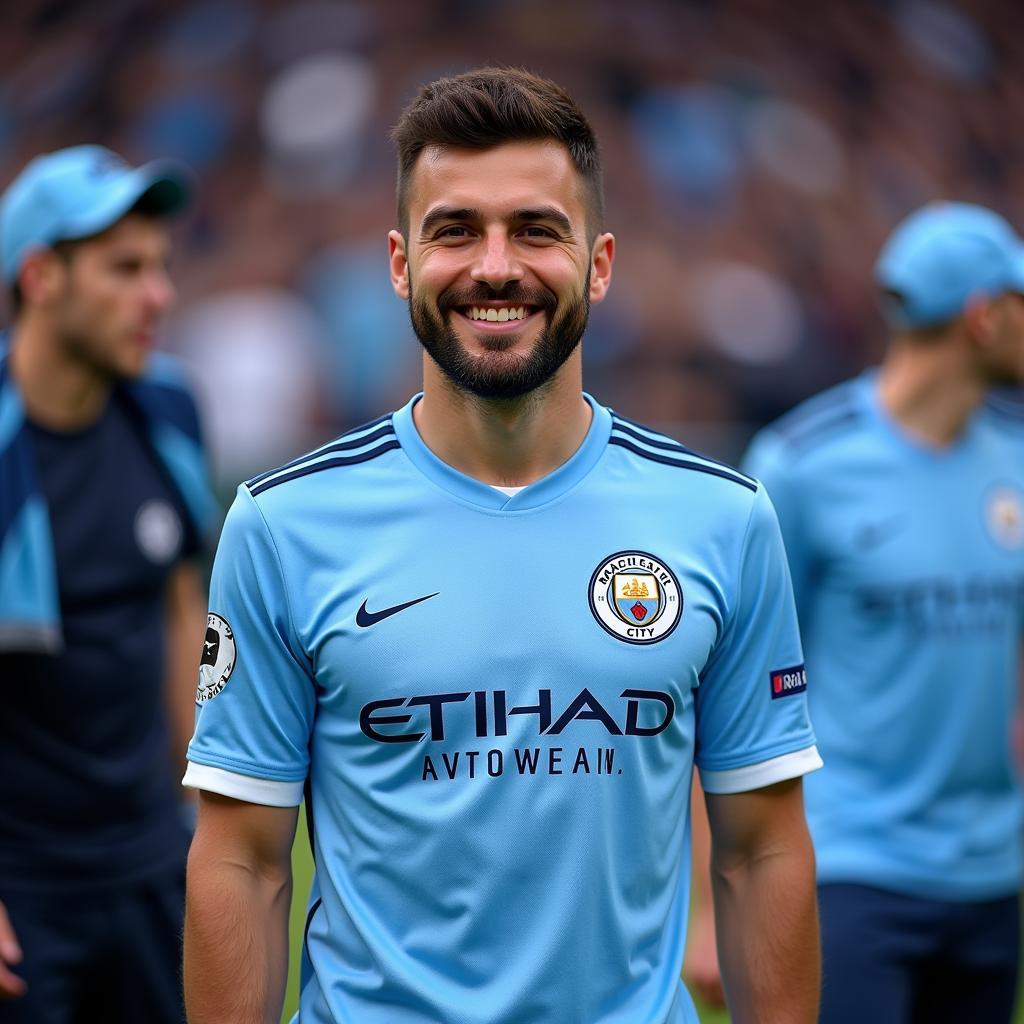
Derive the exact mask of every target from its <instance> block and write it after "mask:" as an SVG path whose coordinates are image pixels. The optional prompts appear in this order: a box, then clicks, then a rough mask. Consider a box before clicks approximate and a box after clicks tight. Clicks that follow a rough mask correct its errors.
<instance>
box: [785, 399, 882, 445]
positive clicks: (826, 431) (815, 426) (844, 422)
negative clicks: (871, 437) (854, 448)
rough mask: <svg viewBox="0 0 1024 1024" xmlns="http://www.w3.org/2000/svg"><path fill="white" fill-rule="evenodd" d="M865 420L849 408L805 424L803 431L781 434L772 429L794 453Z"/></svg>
mask: <svg viewBox="0 0 1024 1024" xmlns="http://www.w3.org/2000/svg"><path fill="white" fill-rule="evenodd" d="M862 419H863V412H862V410H861V409H858V408H856V407H855V406H848V407H846V408H842V409H833V410H832V411H831V412H829V413H828V414H823V415H822V416H821V417H819V418H817V419H814V420H812V421H811V422H809V423H804V424H803V425H802V429H801V430H791V431H789V432H788V433H785V434H782V433H779V431H778V429H777V428H775V427H773V428H771V429H773V430H775V432H776V433H779V436H780V438H781V439H782V441H783V443H784V444H785V445H786V447H787V448H788V449H789V450H790V451H792V452H797V451H806V450H807V449H808V448H812V447H814V446H815V445H817V444H821V443H823V442H824V441H827V440H829V439H830V438H832V437H834V436H835V435H836V434H837V433H841V432H842V431H843V430H844V429H845V428H848V427H852V426H853V425H855V424H857V423H860V422H861V421H862Z"/></svg>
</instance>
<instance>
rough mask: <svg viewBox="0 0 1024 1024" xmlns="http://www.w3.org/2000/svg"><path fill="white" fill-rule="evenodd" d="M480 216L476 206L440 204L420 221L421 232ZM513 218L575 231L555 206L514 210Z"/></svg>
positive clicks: (570, 231) (567, 233)
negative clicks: (454, 221) (452, 221)
mask: <svg viewBox="0 0 1024 1024" xmlns="http://www.w3.org/2000/svg"><path fill="white" fill-rule="evenodd" d="M479 218H480V211H479V210H478V209H476V208H475V207H468V206H461V207H454V206H439V207H438V208H437V209H436V210H431V211H430V212H429V213H428V214H427V215H426V216H425V217H424V218H423V221H422V222H421V223H420V232H421V233H422V234H424V235H425V234H428V233H429V232H430V231H431V230H432V229H433V228H435V227H437V225H438V224H443V223H444V222H446V221H450V220H478V219H479ZM512 220H514V221H547V222H548V223H550V224H556V225H557V226H558V228H559V230H561V231H562V233H563V234H566V235H571V234H573V233H574V232H573V227H572V222H571V221H570V220H569V218H568V217H567V216H566V215H565V214H564V213H562V211H561V210H559V209H558V208H557V207H555V206H536V207H528V208H525V209H521V210H513V211H512Z"/></svg>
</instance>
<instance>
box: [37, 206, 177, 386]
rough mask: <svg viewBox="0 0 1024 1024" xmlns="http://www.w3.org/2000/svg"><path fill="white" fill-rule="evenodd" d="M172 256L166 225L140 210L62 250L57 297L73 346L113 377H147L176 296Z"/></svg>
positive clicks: (59, 325)
mask: <svg viewBox="0 0 1024 1024" xmlns="http://www.w3.org/2000/svg"><path fill="white" fill-rule="evenodd" d="M168 255H169V241H168V236H167V230H166V228H165V227H164V226H163V225H162V224H161V223H160V222H158V221H156V220H153V219H150V218H146V217H142V216H138V215H135V214H129V215H128V216H127V217H125V218H124V219H123V220H120V221H118V222H117V223H116V224H115V225H114V226H113V227H111V228H109V229H108V230H107V231H104V232H103V233H102V234H101V235H97V236H96V237H95V238H90V239H87V240H86V241H83V242H79V243H76V244H74V245H73V246H72V247H71V248H70V254H69V255H68V256H67V257H66V258H61V257H60V256H56V255H55V256H54V259H60V260H61V262H62V263H63V264H64V266H63V268H62V269H61V270H60V271H59V273H60V275H61V276H60V280H59V286H58V288H57V289H56V291H55V293H54V295H53V300H52V301H53V312H54V317H55V324H56V330H57V333H58V336H59V338H60V340H61V343H62V345H63V346H64V349H65V351H66V352H67V353H68V354H69V355H71V356H73V357H75V358H77V359H78V360H80V361H81V362H83V363H86V364H88V365H90V366H91V367H92V368H94V369H95V370H96V371H98V372H99V373H101V374H103V375H105V376H110V377H115V378H122V377H135V376H137V375H138V374H140V373H141V372H142V370H143V369H144V368H145V362H146V356H147V353H148V352H149V350H150V349H151V348H152V346H153V343H154V341H155V337H156V329H157V326H158V325H159V323H160V321H161V319H162V318H163V315H164V313H165V312H166V311H167V309H168V308H169V306H170V305H171V303H172V302H173V300H174V294H175V293H174V286H173V285H172V284H171V280H170V277H169V276H168V273H167V260H168Z"/></svg>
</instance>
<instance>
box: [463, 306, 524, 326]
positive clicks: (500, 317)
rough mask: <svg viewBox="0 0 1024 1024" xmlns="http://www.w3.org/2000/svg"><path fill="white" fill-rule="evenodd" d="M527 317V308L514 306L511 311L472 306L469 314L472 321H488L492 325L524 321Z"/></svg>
mask: <svg viewBox="0 0 1024 1024" xmlns="http://www.w3.org/2000/svg"><path fill="white" fill-rule="evenodd" d="M526 315H527V310H526V307H525V306H513V307H512V308H511V309H508V308H505V309H487V308H485V307H483V306H471V307H470V308H469V313H468V316H469V319H470V320H487V321H488V322H489V323H492V324H493V323H499V324H503V323H507V322H508V321H509V320H523V319H525V318H526Z"/></svg>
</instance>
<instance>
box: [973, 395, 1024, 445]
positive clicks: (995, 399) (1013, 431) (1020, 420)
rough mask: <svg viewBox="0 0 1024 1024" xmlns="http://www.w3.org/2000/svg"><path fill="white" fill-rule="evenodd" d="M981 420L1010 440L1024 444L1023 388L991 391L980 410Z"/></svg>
mask: <svg viewBox="0 0 1024 1024" xmlns="http://www.w3.org/2000/svg"><path fill="white" fill-rule="evenodd" d="M980 415H981V419H982V422H984V423H986V424H988V425H989V426H991V427H992V428H993V429H994V430H996V431H998V432H999V433H1000V434H1002V435H1004V436H1006V437H1007V438H1008V439H1009V440H1010V441H1011V442H1016V443H1018V444H1024V390H1020V389H1018V390H1016V391H997V392H993V393H991V394H990V395H988V397H987V398H986V400H985V403H984V404H983V405H982V407H981V410H980Z"/></svg>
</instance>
